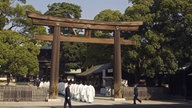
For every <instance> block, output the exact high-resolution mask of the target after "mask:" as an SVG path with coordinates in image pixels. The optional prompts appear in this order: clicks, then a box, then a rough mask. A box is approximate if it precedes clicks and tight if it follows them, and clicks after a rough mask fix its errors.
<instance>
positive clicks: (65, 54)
mask: <svg viewBox="0 0 192 108" xmlns="http://www.w3.org/2000/svg"><path fill="white" fill-rule="evenodd" d="M81 11H82V10H81V7H80V6H78V5H74V4H71V3H65V2H63V3H53V4H51V5H48V11H47V12H46V13H45V14H46V15H51V16H56V17H64V18H80V17H81ZM75 31H76V33H78V30H75ZM61 32H62V34H64V35H71V34H74V29H72V28H64V27H61ZM49 33H53V28H52V27H50V29H49ZM85 51H86V44H83V43H64V42H62V43H61V51H60V52H61V55H60V57H61V59H60V72H62V73H63V72H64V71H69V69H78V68H82V65H83V62H84V61H85V60H84V59H85V56H84V55H85Z"/></svg>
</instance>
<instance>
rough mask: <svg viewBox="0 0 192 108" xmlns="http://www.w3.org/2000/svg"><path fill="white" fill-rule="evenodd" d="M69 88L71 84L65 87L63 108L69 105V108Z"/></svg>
mask: <svg viewBox="0 0 192 108" xmlns="http://www.w3.org/2000/svg"><path fill="white" fill-rule="evenodd" d="M70 86H71V82H68V85H67V87H66V88H65V102H64V108H67V104H68V105H69V108H72V107H71V92H70Z"/></svg>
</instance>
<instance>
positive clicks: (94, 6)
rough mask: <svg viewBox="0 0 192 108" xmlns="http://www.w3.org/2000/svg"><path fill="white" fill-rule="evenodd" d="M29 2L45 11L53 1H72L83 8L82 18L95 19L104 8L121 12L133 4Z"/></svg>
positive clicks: (92, 0)
mask: <svg viewBox="0 0 192 108" xmlns="http://www.w3.org/2000/svg"><path fill="white" fill-rule="evenodd" d="M26 1H27V4H31V5H33V6H34V7H35V9H36V10H39V11H41V13H45V12H46V11H47V10H48V8H47V5H49V4H53V3H62V2H67V3H72V4H76V5H79V6H80V7H81V9H82V13H81V19H90V20H92V19H94V17H95V16H96V15H97V14H99V12H101V11H102V10H105V9H111V10H119V11H120V12H121V13H124V12H125V9H126V8H127V7H128V6H130V5H131V3H129V2H128V1H129V0H26Z"/></svg>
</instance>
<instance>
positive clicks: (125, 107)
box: [36, 104, 192, 108]
mask: <svg viewBox="0 0 192 108" xmlns="http://www.w3.org/2000/svg"><path fill="white" fill-rule="evenodd" d="M36 108H63V106H55V107H46V106H42V107H36ZM72 108H192V104H166V105H161V104H155V105H142V104H137V105H133V104H121V105H85V106H73V107H72Z"/></svg>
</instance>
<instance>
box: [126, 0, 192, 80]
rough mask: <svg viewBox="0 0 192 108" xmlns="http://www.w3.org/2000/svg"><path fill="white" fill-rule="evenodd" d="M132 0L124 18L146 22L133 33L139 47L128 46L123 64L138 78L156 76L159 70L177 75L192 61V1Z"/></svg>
mask: <svg viewBox="0 0 192 108" xmlns="http://www.w3.org/2000/svg"><path fill="white" fill-rule="evenodd" d="M129 1H130V2H132V4H133V5H132V6H130V7H128V8H127V9H126V10H125V19H126V20H128V21H133V20H143V21H144V25H143V26H141V27H140V31H139V32H137V33H136V34H135V33H134V34H133V36H132V39H134V40H136V42H137V44H136V46H133V47H129V48H125V49H126V50H127V53H125V54H123V58H124V59H125V60H123V63H124V64H123V65H124V67H126V68H128V69H129V70H130V71H131V72H135V73H137V76H138V77H140V76H142V75H147V76H150V77H155V76H158V75H159V74H160V73H161V74H162V73H163V74H174V73H175V72H177V70H178V68H179V67H182V66H183V65H184V64H186V63H188V62H192V59H191V58H192V57H191V55H192V50H191V49H192V48H191V45H190V43H191V42H192V38H191V37H192V35H191V33H192V32H191V28H192V26H191V25H192V17H191V16H192V8H191V6H192V2H191V1H189V0H129ZM125 52H126V51H125ZM134 54H135V56H134ZM126 60H128V62H127V61H126ZM126 64H127V65H126Z"/></svg>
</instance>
